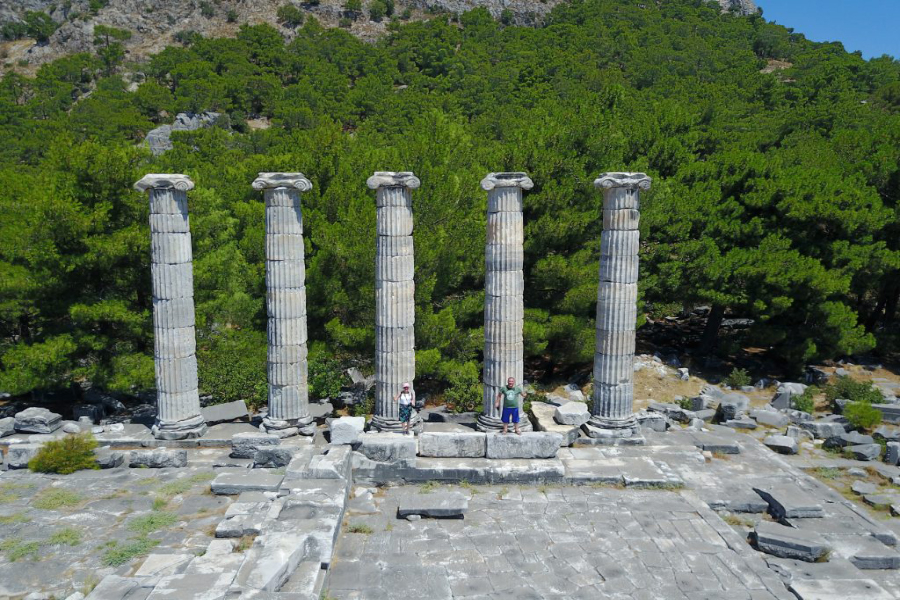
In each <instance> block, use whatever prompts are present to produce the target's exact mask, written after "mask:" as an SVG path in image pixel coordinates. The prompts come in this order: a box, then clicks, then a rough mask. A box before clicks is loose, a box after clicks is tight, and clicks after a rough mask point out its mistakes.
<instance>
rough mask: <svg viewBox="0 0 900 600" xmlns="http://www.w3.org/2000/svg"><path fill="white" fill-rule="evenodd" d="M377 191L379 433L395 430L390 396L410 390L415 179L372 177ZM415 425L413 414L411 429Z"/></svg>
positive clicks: (381, 174) (395, 409)
mask: <svg viewBox="0 0 900 600" xmlns="http://www.w3.org/2000/svg"><path fill="white" fill-rule="evenodd" d="M367 185H368V186H369V188H371V189H374V190H376V192H375V200H376V230H377V237H376V242H375V244H376V246H375V415H374V417H373V418H372V425H373V426H374V427H375V428H376V429H378V430H379V431H399V430H401V429H402V425H401V423H400V405H399V402H396V401H394V397H395V396H396V395H397V394H398V393H399V392H400V391H401V388H402V386H403V384H404V383H409V384H410V391H414V388H415V384H414V379H415V376H416V347H415V322H416V314H415V282H414V280H413V275H414V270H415V258H414V253H413V237H412V232H413V214H412V192H411V190H413V189H415V188H418V187H419V180H418V179H417V178H416V177H415V175H413V174H412V173H408V172H383V171H379V172H376V173H375V174H374V175H372V177H370V178H369V180H368V181H367ZM417 422H418V416H417V415H414V416H413V417H412V419H411V423H410V425H415V424H416V423H417Z"/></svg>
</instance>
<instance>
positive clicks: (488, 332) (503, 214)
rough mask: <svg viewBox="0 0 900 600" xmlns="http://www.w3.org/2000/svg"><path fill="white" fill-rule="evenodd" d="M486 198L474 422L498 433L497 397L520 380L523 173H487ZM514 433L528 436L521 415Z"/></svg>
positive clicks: (525, 181) (525, 177) (527, 187)
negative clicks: (480, 402) (479, 394)
mask: <svg viewBox="0 0 900 600" xmlns="http://www.w3.org/2000/svg"><path fill="white" fill-rule="evenodd" d="M481 187H482V189H484V190H485V191H486V192H487V193H488V199H487V245H486V247H485V258H484V265H485V280H484V372H483V384H484V406H483V408H484V412H483V414H481V415H479V417H478V428H479V429H480V430H481V431H498V430H500V429H502V428H503V423H502V422H501V420H500V410H502V404H501V409H500V410H497V409H496V408H495V405H496V402H497V394H498V393H499V392H500V390H501V389H502V388H503V387H504V386H506V380H507V379H509V378H510V377H514V378H515V380H516V385H522V379H523V378H524V375H525V373H524V368H525V363H524V358H525V354H524V348H523V342H522V326H523V323H524V319H525V301H524V292H525V276H524V272H523V269H524V261H525V257H524V250H523V248H522V245H523V243H524V241H525V233H524V225H523V221H522V190H530V189H531V188H532V187H534V183H533V182H532V181H531V179H529V178H528V175H526V174H525V173H488V175H487V177H485V178H484V179H483V180H482V181H481ZM521 406H522V401H521V399H520V400H519V408H520V410H519V428H520V429H522V430H524V431H530V430H531V421H529V420H528V416H527V415H526V414H525V413H524V411H522V410H521Z"/></svg>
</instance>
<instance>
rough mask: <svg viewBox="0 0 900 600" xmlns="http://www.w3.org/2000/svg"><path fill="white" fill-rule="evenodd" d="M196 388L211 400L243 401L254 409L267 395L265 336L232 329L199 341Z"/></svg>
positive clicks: (222, 401)
mask: <svg viewBox="0 0 900 600" xmlns="http://www.w3.org/2000/svg"><path fill="white" fill-rule="evenodd" d="M197 359H198V362H199V365H200V367H199V369H198V376H199V383H200V389H201V390H202V392H203V393H204V394H211V395H212V397H213V403H217V404H218V403H224V402H234V401H235V400H243V401H244V402H246V403H247V406H248V407H250V408H252V409H255V408H258V407H260V406H264V405H265V404H266V401H267V397H268V383H267V381H266V336H265V334H264V333H262V332H258V331H247V330H232V331H228V332H226V333H224V334H221V335H214V336H212V337H211V338H209V339H206V340H202V341H200V342H199V344H198V347H197Z"/></svg>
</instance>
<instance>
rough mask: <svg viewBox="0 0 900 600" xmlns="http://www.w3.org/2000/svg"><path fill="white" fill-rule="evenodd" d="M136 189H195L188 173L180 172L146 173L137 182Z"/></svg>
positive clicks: (184, 190) (185, 190)
mask: <svg viewBox="0 0 900 600" xmlns="http://www.w3.org/2000/svg"><path fill="white" fill-rule="evenodd" d="M134 189H136V190H138V191H139V192H146V191H147V190H159V189H176V190H181V191H183V192H188V191H190V190H192V189H194V182H193V181H191V178H190V177H188V176H187V175H181V174H178V173H151V174H149V175H144V176H143V177H142V178H141V180H140V181H138V182H137V183H135V184H134Z"/></svg>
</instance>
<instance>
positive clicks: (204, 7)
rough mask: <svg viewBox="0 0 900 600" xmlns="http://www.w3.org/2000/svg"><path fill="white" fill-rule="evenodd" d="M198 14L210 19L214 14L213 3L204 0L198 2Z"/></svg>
mask: <svg viewBox="0 0 900 600" xmlns="http://www.w3.org/2000/svg"><path fill="white" fill-rule="evenodd" d="M200 14H201V15H203V16H204V17H206V18H207V19H211V18H212V17H214V16H215V14H216V9H214V8H213V5H212V4H210V3H209V2H206V1H205V0H204V1H203V2H201V3H200Z"/></svg>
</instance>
